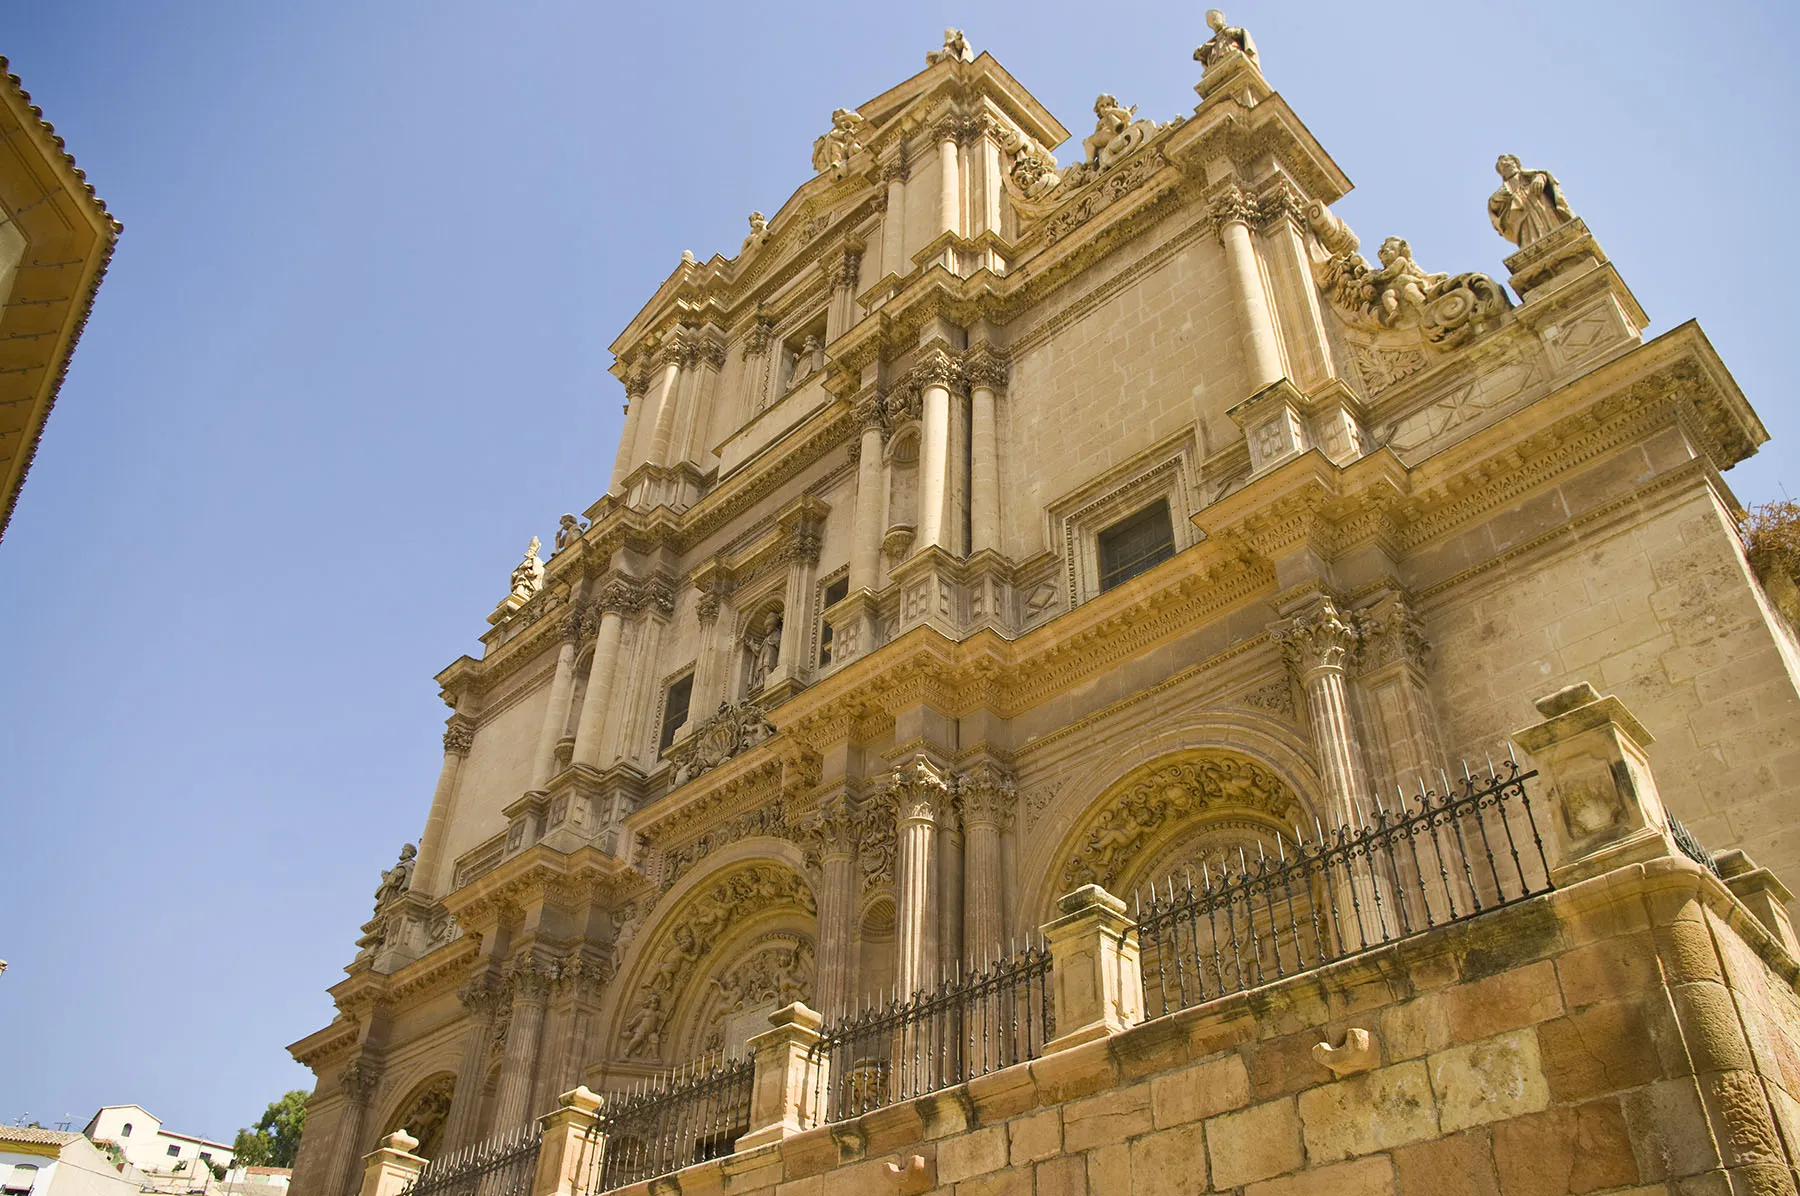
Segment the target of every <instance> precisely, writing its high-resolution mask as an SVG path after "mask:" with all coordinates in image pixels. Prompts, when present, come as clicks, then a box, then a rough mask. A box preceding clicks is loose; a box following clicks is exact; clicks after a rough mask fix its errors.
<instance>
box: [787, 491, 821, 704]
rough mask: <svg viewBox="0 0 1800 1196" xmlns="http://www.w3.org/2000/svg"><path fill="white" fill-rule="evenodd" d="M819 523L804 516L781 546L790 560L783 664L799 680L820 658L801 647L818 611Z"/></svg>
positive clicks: (794, 525) (808, 672)
mask: <svg viewBox="0 0 1800 1196" xmlns="http://www.w3.org/2000/svg"><path fill="white" fill-rule="evenodd" d="M820 542H821V536H820V533H819V525H818V523H817V522H815V521H814V520H813V519H810V518H801V519H799V520H797V521H796V522H795V523H794V524H793V525H792V526H791V527H789V528H788V539H787V543H785V544H783V545H782V546H781V559H782V560H784V561H786V562H787V567H788V576H787V592H786V594H785V595H784V596H783V598H782V603H781V609H782V615H783V617H782V622H781V666H782V671H783V672H784V673H786V674H787V675H788V676H789V677H792V678H794V680H796V681H804V680H805V679H806V678H807V677H809V676H811V674H812V670H813V667H814V666H815V665H816V664H817V663H818V662H817V661H813V660H808V659H806V653H805V652H804V651H802V650H801V649H802V648H803V646H804V645H805V643H806V632H807V630H808V629H809V628H810V627H811V626H812V621H813V618H814V614H815V612H814V611H813V609H812V605H813V583H814V582H815V581H816V580H817V579H818V574H819V544H820Z"/></svg>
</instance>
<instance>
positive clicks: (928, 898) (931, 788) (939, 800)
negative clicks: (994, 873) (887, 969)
mask: <svg viewBox="0 0 1800 1196" xmlns="http://www.w3.org/2000/svg"><path fill="white" fill-rule="evenodd" d="M888 784H889V786H890V788H891V789H892V791H893V796H894V802H895V808H894V818H895V835H894V869H895V873H896V875H895V881H894V952H895V958H894V986H895V987H896V988H897V989H899V991H900V993H901V994H902V995H903V996H904V995H905V994H908V993H911V992H913V991H915V990H917V989H920V988H923V987H924V986H925V985H926V984H928V983H929V982H930V980H931V973H932V970H933V969H932V964H933V962H934V961H935V959H936V958H937V951H936V947H937V907H938V902H937V896H938V876H937V818H938V812H939V810H941V809H942V808H943V806H944V803H945V801H946V800H947V799H948V798H949V797H950V795H951V793H952V789H953V786H952V781H951V777H950V774H949V773H947V772H943V771H940V770H939V769H938V768H936V767H935V766H934V765H933V764H932V763H931V762H930V761H929V760H927V759H925V758H924V757H923V756H920V757H916V758H914V759H913V760H912V761H911V762H909V763H907V764H904V765H902V766H901V767H899V768H897V769H895V770H894V771H893V773H892V774H891V776H890V777H889V780H888Z"/></svg>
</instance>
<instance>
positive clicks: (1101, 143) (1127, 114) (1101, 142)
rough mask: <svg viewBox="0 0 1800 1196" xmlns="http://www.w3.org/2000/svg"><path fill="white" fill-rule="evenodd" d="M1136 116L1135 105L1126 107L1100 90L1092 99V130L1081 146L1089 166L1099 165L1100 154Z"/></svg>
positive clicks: (1127, 127)
mask: <svg viewBox="0 0 1800 1196" xmlns="http://www.w3.org/2000/svg"><path fill="white" fill-rule="evenodd" d="M1136 116H1137V105H1136V104H1133V105H1132V106H1131V107H1129V108H1126V107H1123V106H1122V105H1120V103H1119V101H1118V100H1116V99H1114V98H1113V97H1112V96H1110V95H1107V94H1106V93H1105V92H1101V93H1100V95H1099V97H1098V98H1096V99H1095V100H1094V131H1093V132H1092V133H1090V134H1088V137H1087V140H1085V141H1083V142H1082V143H1081V148H1082V149H1083V150H1084V151H1085V152H1086V153H1087V160H1088V164H1089V165H1090V166H1099V165H1101V162H1100V155H1101V152H1102V151H1103V150H1105V149H1106V148H1107V146H1109V145H1111V144H1112V142H1113V141H1114V139H1116V138H1118V137H1121V136H1123V135H1124V134H1125V132H1126V131H1127V130H1129V129H1130V128H1131V122H1132V121H1133V120H1134V119H1135V118H1136Z"/></svg>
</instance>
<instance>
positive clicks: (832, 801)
mask: <svg viewBox="0 0 1800 1196" xmlns="http://www.w3.org/2000/svg"><path fill="white" fill-rule="evenodd" d="M858 830H859V821H858V810H857V809H856V807H855V805H854V804H853V803H852V802H851V801H850V798H849V797H848V796H847V795H846V794H842V793H839V794H837V795H835V796H833V797H830V798H827V799H826V800H825V802H824V804H822V805H821V806H820V807H819V809H818V810H817V811H816V812H815V813H814V814H813V815H812V816H811V817H810V818H809V819H808V820H807V822H806V824H805V831H806V836H807V838H808V840H809V841H810V842H811V844H812V845H813V847H814V848H815V849H816V850H817V851H818V853H819V867H820V871H821V872H822V873H823V879H822V880H821V882H820V886H819V957H818V982H817V983H816V984H814V985H813V996H812V999H813V1004H814V1005H816V1006H818V1008H819V1011H820V1012H821V1013H823V1014H824V1015H825V1016H826V1017H836V1016H838V1015H839V1014H840V1013H842V1012H844V1011H845V1009H846V1008H847V1007H848V1006H849V1003H850V974H851V972H852V970H853V969H854V967H855V960H854V957H853V954H852V950H851V948H852V945H853V940H854V936H855V932H856V926H855V922H856V840H857V834H858Z"/></svg>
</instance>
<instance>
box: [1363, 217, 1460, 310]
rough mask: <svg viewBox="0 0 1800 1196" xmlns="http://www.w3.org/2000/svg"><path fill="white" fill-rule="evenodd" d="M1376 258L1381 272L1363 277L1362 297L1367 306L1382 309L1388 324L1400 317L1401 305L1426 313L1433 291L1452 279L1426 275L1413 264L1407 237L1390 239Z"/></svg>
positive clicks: (1373, 272) (1383, 244) (1447, 276)
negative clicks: (1426, 305)
mask: <svg viewBox="0 0 1800 1196" xmlns="http://www.w3.org/2000/svg"><path fill="white" fill-rule="evenodd" d="M1375 256H1376V257H1378V258H1380V259H1381V268H1380V269H1377V270H1371V271H1369V272H1368V273H1367V274H1365V275H1363V278H1362V282H1363V293H1364V296H1365V297H1366V301H1367V302H1370V303H1375V304H1378V305H1379V306H1380V308H1381V312H1382V317H1383V319H1384V320H1386V321H1389V322H1392V321H1393V320H1394V319H1395V318H1397V317H1398V316H1399V315H1400V309H1401V306H1402V305H1405V306H1407V307H1410V308H1415V309H1419V310H1423V309H1424V307H1425V298H1426V296H1427V295H1428V294H1429V293H1430V291H1431V289H1432V288H1433V287H1435V286H1437V285H1438V284H1440V283H1442V282H1443V281H1444V280H1445V279H1447V278H1449V277H1450V276H1449V275H1448V274H1428V273H1426V272H1425V270H1424V269H1423V268H1421V267H1420V265H1419V263H1418V262H1415V261H1414V260H1413V255H1412V246H1411V245H1409V244H1407V242H1406V239H1405V238H1404V237H1389V238H1388V239H1387V240H1385V241H1383V242H1382V243H1381V248H1380V249H1378V250H1376V251H1375Z"/></svg>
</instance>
